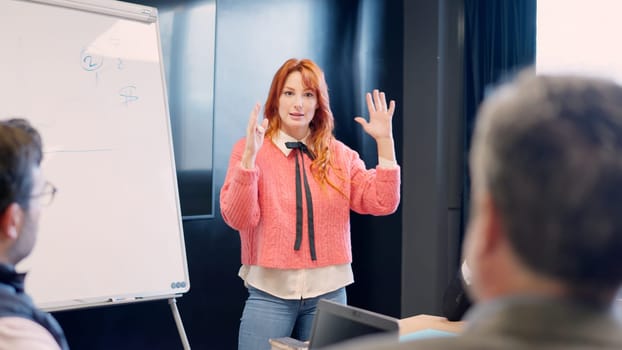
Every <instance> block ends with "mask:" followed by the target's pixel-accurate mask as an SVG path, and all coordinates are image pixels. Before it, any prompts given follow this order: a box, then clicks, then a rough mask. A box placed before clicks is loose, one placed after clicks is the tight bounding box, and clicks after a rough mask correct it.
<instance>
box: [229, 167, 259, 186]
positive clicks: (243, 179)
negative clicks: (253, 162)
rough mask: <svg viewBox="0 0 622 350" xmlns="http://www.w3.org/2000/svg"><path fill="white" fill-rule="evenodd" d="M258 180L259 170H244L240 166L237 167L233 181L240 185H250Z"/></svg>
mask: <svg viewBox="0 0 622 350" xmlns="http://www.w3.org/2000/svg"><path fill="white" fill-rule="evenodd" d="M258 179H259V169H258V168H257V167H255V168H253V169H245V168H243V167H242V165H238V166H237V168H236V172H235V174H234V176H233V180H234V181H235V182H236V183H238V184H240V185H252V184H253V183H256V182H257V180H258Z"/></svg>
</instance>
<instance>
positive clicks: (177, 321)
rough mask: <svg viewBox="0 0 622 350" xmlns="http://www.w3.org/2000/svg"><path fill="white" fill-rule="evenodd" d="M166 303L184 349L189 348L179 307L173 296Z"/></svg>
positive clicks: (188, 349)
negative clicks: (171, 313) (169, 307)
mask: <svg viewBox="0 0 622 350" xmlns="http://www.w3.org/2000/svg"><path fill="white" fill-rule="evenodd" d="M168 304H169V305H170V306H171V311H172V312H173V318H174V319H175V324H176V325H177V330H178V331H179V337H180V338H181V343H182V344H183V346H184V350H190V343H189V342H188V337H187V336H186V331H185V330H184V324H183V323H182V322H181V316H180V315H179V309H177V300H176V299H175V298H170V299H169V300H168Z"/></svg>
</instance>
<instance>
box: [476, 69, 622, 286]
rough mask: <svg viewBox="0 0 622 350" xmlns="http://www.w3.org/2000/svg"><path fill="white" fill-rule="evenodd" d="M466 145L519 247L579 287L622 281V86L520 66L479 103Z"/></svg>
mask: <svg viewBox="0 0 622 350" xmlns="http://www.w3.org/2000/svg"><path fill="white" fill-rule="evenodd" d="M479 119H480V120H478V126H477V129H476V137H475V138H474V140H475V141H474V145H473V149H472V154H471V157H472V158H471V163H472V164H471V165H472V167H473V174H474V177H473V178H474V181H475V182H474V184H475V183H478V185H475V186H479V187H480V188H482V189H484V190H485V191H488V192H489V193H490V195H491V196H492V200H493V202H494V203H495V205H496V207H497V209H498V210H499V213H500V216H501V218H502V222H503V224H504V228H505V231H506V233H507V235H508V237H509V240H510V243H511V245H512V247H513V249H514V250H515V252H516V254H517V255H518V257H519V258H520V259H521V260H522V261H523V263H525V264H526V265H527V266H529V267H530V268H531V269H532V270H534V271H537V272H539V273H541V274H544V275H547V276H549V277H553V278H555V279H558V280H562V281H564V282H565V283H567V284H569V285H570V286H572V287H573V288H574V290H575V291H576V292H578V293H581V292H587V293H590V291H598V290H602V289H603V288H615V287H618V286H619V285H620V283H621V282H622V87H620V86H619V85H617V84H615V83H614V82H610V81H605V80H599V79H594V78H586V77H571V76H536V75H534V74H533V73H532V72H525V73H522V74H521V75H520V76H519V77H518V79H516V80H515V81H514V82H513V83H510V84H506V85H505V86H503V87H501V88H500V89H498V90H497V92H495V93H494V94H493V96H491V98H490V99H489V100H487V101H486V102H485V103H484V105H483V106H482V109H481V110H480V114H479Z"/></svg>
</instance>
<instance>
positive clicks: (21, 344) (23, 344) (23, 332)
mask: <svg viewBox="0 0 622 350" xmlns="http://www.w3.org/2000/svg"><path fill="white" fill-rule="evenodd" d="M0 349H2V350H4V349H14V350H21V349H28V350H58V349H60V348H59V346H58V343H56V341H55V340H54V337H53V336H52V335H51V334H50V332H48V331H47V330H46V329H45V328H43V327H42V326H41V325H39V324H38V323H36V322H34V321H31V320H29V319H26V318H23V317H0Z"/></svg>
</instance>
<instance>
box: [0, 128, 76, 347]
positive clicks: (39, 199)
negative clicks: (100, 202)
mask: <svg viewBox="0 0 622 350" xmlns="http://www.w3.org/2000/svg"><path fill="white" fill-rule="evenodd" d="M42 158H43V152H42V147H41V137H40V135H39V133H38V132H37V130H35V129H34V128H33V127H32V126H31V125H30V124H29V123H28V122H27V121H26V120H23V119H10V120H4V121H0V349H15V350H20V349H29V350H44V349H46V350H47V349H63V350H65V349H68V348H69V347H68V346H67V341H66V340H65V336H64V334H63V331H62V329H61V327H60V325H59V324H58V322H56V320H55V319H54V318H53V317H52V315H50V314H48V313H45V312H43V311H40V310H38V309H37V308H36V307H35V306H34V304H33V302H32V300H31V298H30V297H29V296H28V295H27V294H25V293H24V277H25V275H24V274H20V273H17V272H16V270H15V265H16V264H17V263H19V262H20V261H21V260H22V259H24V258H25V257H27V256H28V255H29V254H30V253H31V251H32V249H33V247H34V245H35V242H36V239H37V229H38V223H39V215H40V212H41V207H42V206H44V205H46V204H49V203H51V201H52V199H53V197H54V194H55V193H56V188H55V187H54V186H53V185H52V184H50V183H49V182H46V181H45V180H44V178H43V174H42V172H41V169H40V165H41V160H42Z"/></svg>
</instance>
